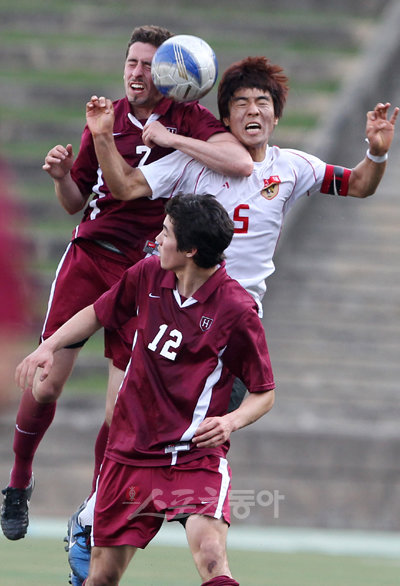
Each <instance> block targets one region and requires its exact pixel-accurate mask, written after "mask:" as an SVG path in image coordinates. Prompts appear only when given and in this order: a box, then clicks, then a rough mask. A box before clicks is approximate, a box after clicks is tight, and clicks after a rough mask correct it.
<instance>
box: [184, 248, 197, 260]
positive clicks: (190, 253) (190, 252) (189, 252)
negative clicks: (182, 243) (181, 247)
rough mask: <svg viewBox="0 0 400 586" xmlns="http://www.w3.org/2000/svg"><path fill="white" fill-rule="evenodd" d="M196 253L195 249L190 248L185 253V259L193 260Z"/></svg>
mask: <svg viewBox="0 0 400 586" xmlns="http://www.w3.org/2000/svg"><path fill="white" fill-rule="evenodd" d="M196 252H197V248H192V249H191V250H187V251H186V258H193V257H194V256H195V254H196Z"/></svg>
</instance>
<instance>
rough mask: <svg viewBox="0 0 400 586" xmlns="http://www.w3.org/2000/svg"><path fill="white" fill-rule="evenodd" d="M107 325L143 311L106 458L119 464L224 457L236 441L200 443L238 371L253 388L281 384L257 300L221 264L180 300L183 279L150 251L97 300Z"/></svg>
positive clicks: (265, 388) (222, 410) (221, 412)
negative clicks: (196, 441) (197, 436)
mask: <svg viewBox="0 0 400 586" xmlns="http://www.w3.org/2000/svg"><path fill="white" fill-rule="evenodd" d="M94 307H95V311H96V315H97V317H98V319H99V320H100V322H101V323H102V325H103V326H104V327H105V328H110V329H115V328H118V327H120V326H121V325H123V324H124V323H126V321H127V320H129V319H130V318H132V316H134V315H137V329H136V331H135V334H134V339H133V346H132V354H131V360H130V363H129V365H128V368H127V371H126V373H125V379H124V382H123V385H122V387H121V390H120V392H119V395H118V399H117V402H116V405H115V410H114V416H113V420H112V424H111V428H110V435H109V442H108V447H107V451H106V455H107V456H108V457H109V458H110V459H113V460H115V461H118V462H120V463H122V464H136V465H141V466H169V465H171V464H175V462H176V461H178V462H181V463H182V462H186V461H190V460H192V459H194V458H199V457H202V456H203V455H210V454H215V455H216V456H220V457H221V456H222V457H224V456H225V455H226V452H227V451H228V448H229V442H227V443H226V444H225V445H223V446H220V447H218V448H213V449H211V448H207V449H204V448H203V449H199V448H197V447H195V446H194V445H193V444H192V443H191V439H192V437H193V435H194V432H195V431H196V429H197V427H198V426H199V425H200V423H201V422H202V421H203V420H204V419H205V417H212V416H220V415H224V414H225V413H226V411H227V407H228V403H229V399H230V395H231V390H232V384H233V380H234V377H235V376H237V377H239V378H240V379H241V380H243V382H244V383H245V385H246V387H247V388H248V390H249V391H250V392H257V391H268V390H271V389H273V388H274V380H273V374H272V369H271V364H270V359H269V354H268V348H267V343H266V340H265V334H264V329H263V326H262V324H261V321H260V319H259V317H258V315H257V306H256V303H255V301H254V299H253V298H252V297H251V296H250V295H249V293H247V292H246V291H245V290H244V289H243V288H242V287H241V286H240V285H239V284H238V283H237V281H234V280H233V279H231V278H230V277H229V276H228V275H227V274H226V271H225V268H224V267H220V268H219V269H218V270H217V271H216V272H215V273H214V274H213V275H212V276H211V277H210V278H209V279H208V280H207V281H206V283H204V284H203V285H202V286H201V287H200V288H199V289H198V290H197V291H196V293H195V294H194V296H193V297H191V298H189V299H186V300H182V299H181V298H180V295H179V293H178V291H177V289H176V277H175V274H174V273H173V272H171V271H164V270H163V269H161V267H160V261H159V258H158V257H150V258H148V259H145V260H143V261H140V262H139V263H137V264H136V265H135V266H133V267H131V268H129V269H128V270H127V271H126V272H125V273H124V276H123V277H122V279H121V281H120V282H119V283H116V284H115V285H114V286H113V287H112V288H111V289H110V290H109V291H107V292H106V293H104V294H103V295H102V297H100V299H99V300H98V301H96V302H95V304H94Z"/></svg>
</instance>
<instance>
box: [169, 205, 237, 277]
mask: <svg viewBox="0 0 400 586" xmlns="http://www.w3.org/2000/svg"><path fill="white" fill-rule="evenodd" d="M165 213H166V214H167V215H168V216H169V217H170V219H171V222H172V224H173V227H174V233H175V238H176V241H177V248H178V250H179V251H180V252H185V251H189V250H192V249H193V248H196V249H197V252H196V254H195V255H194V256H193V260H194V262H195V263H196V265H197V266H199V267H202V268H204V269H209V268H211V267H214V266H215V265H218V264H219V263H221V262H222V261H223V259H224V258H225V255H224V250H225V248H227V246H229V244H230V242H231V240H232V236H233V228H234V225H233V222H232V220H231V219H230V217H229V216H228V212H227V211H226V210H225V208H224V207H223V206H222V205H221V204H220V203H219V201H217V200H216V199H215V197H214V196H213V195H192V194H179V195H176V196H175V197H173V198H171V199H170V200H169V201H168V203H167V205H166V207H165Z"/></svg>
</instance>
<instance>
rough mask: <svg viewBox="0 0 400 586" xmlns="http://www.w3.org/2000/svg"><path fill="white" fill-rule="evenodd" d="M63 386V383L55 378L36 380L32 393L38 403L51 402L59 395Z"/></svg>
mask: <svg viewBox="0 0 400 586" xmlns="http://www.w3.org/2000/svg"><path fill="white" fill-rule="evenodd" d="M63 387H64V383H63V382H59V381H57V380H51V381H48V380H45V381H42V382H37V381H36V382H35V384H34V386H33V390H32V394H33V396H34V398H35V400H36V401H37V402H38V403H53V402H54V401H57V399H58V398H59V396H60V395H61V393H62V390H63Z"/></svg>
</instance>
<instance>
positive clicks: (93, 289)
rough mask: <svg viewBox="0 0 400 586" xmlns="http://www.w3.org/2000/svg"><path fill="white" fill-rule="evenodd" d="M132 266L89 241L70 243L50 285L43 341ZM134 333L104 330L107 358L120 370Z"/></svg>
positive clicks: (130, 263)
mask: <svg viewBox="0 0 400 586" xmlns="http://www.w3.org/2000/svg"><path fill="white" fill-rule="evenodd" d="M138 260H140V259H139V258H138ZM131 265H132V262H131V261H130V260H129V259H128V258H127V257H126V256H124V255H121V254H118V253H116V252H111V251H108V250H107V249H104V248H103V247H102V246H100V245H99V244H96V243H95V242H91V241H90V240H83V239H78V240H75V241H73V242H70V243H69V245H68V247H67V249H66V251H65V253H64V256H63V257H62V259H61V261H60V263H59V265H58V268H57V272H56V276H55V279H54V281H53V284H52V286H51V291H50V298H49V302H48V308H47V314H46V318H45V322H44V326H43V330H42V336H41V338H42V340H45V339H46V338H48V337H49V336H51V335H52V334H53V333H54V332H55V331H56V330H57V329H58V328H59V327H60V326H62V325H63V324H64V323H65V322H66V321H67V320H68V319H69V318H70V317H72V316H73V315H75V313H77V312H78V311H80V310H81V309H83V308H84V307H86V306H87V305H90V304H92V303H94V302H95V301H96V299H98V298H99V297H100V295H102V294H103V293H104V292H105V291H107V290H108V289H110V287H112V285H114V283H116V282H117V281H119V279H120V278H121V277H122V275H123V273H124V272H125V270H126V269H127V268H129V267H130V266H131ZM132 330H133V326H132V323H130V324H129V326H128V325H127V327H126V328H121V329H120V330H118V333H117V332H113V331H109V330H105V331H104V347H105V351H104V355H105V356H106V357H107V358H112V360H113V363H114V364H115V366H117V367H118V368H120V369H121V370H125V368H126V365H127V364H128V361H129V358H130V354H131V346H132ZM83 342H84V341H83ZM78 345H79V344H78Z"/></svg>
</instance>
